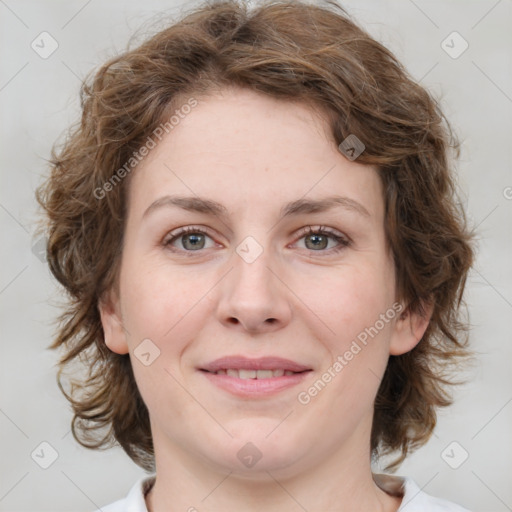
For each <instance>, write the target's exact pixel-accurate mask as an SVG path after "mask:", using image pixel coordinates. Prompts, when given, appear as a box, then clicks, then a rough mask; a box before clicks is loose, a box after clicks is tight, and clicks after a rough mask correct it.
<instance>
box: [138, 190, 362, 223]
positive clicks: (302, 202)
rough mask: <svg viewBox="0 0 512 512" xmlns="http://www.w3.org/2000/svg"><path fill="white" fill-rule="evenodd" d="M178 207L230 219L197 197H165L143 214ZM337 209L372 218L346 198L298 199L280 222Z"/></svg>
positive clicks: (283, 211) (282, 213) (218, 207)
mask: <svg viewBox="0 0 512 512" xmlns="http://www.w3.org/2000/svg"><path fill="white" fill-rule="evenodd" d="M172 206H177V207H179V208H182V209H184V210H187V211H190V212H197V213H206V214H209V215H213V216H214V217H218V218H221V219H226V218H227V217H228V210H227V208H226V207H225V206H224V205H222V204H221V203H218V202H216V201H212V200H211V199H206V198H202V197H197V196H195V197H194V196H169V195H167V196H163V197H160V198H158V199H156V200H155V201H153V202H152V203H151V204H150V205H149V207H148V208H147V209H146V211H145V212H144V214H143V217H146V216H147V215H149V214H150V213H152V212H154V211H156V210H159V209H160V208H163V207H172ZM335 207H342V208H344V209H345V210H348V211H352V212H355V213H358V214H360V215H362V216H364V217H368V218H370V217H371V215H370V212H369V211H368V210H367V209H366V208H365V207H364V206H363V205H362V204H361V203H359V202H357V201H355V200H354V199H351V198H349V197H345V196H329V197H325V198H323V199H303V198H301V199H297V200H295V201H291V202H289V203H287V204H286V205H284V206H283V207H282V208H281V210H280V213H279V221H280V220H282V219H284V218H285V217H290V216H293V215H300V214H305V213H321V212H325V211H327V210H331V209H333V208H335Z"/></svg>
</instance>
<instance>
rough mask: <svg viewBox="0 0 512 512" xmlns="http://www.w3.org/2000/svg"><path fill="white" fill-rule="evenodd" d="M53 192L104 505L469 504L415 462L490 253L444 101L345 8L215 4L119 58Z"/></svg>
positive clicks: (463, 352)
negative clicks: (465, 194)
mask: <svg viewBox="0 0 512 512" xmlns="http://www.w3.org/2000/svg"><path fill="white" fill-rule="evenodd" d="M82 105H83V116H82V122H81V124H80V126H78V127H77V128H76V129H75V130H74V131H73V132H72V133H71V135H70V138H69V139H68V141H67V142H66V143H65V144H64V146H63V147H62V148H61V149H60V150H59V152H55V153H54V154H53V161H52V173H51V176H50V177H49V179H48V181H47V182H46V183H45V184H44V185H43V186H42V187H41V188H40V190H39V193H38V199H39V201H40V203H41V204H42V205H43V207H44V208H45V210H46V212H47V215H48V224H49V244H48V261H49V264H50V268H51V270H52V272H53V274H54V275H55V277H56V278H57V279H58V280H59V281H60V282H61V283H62V284H63V285H64V287H65V288H66V289H67V291H68V292H69V293H70V295H71V297H72V301H70V305H69V308H68V310H67V311H66V312H65V313H64V316H63V324H62V328H61V330H60V331H59V334H58V337H57V339H56V340H55V342H54V344H53V347H54V348H57V347H61V346H63V347H64V348H65V351H66V353H65V356H64V357H63V359H62V360H61V373H62V371H63V370H64V369H65V368H67V366H68V365H69V364H71V363H74V362H75V360H76V359H79V360H81V361H82V363H83V364H85V365H86V367H87V369H88V372H87V375H86V376H85V378H83V379H78V378H75V379H71V380H72V382H73V387H72V391H71V392H70V393H67V392H65V394H66V396H67V397H68V399H69V400H70V401H71V403H72V405H73V408H74V419H73V433H74V435H75V438H76V439H77V440H78V441H79V442H80V443H82V444H83V445H85V446H88V447H92V448H99V447H101V446H104V445H107V444H109V443H110V442H112V441H116V442H118V443H120V445H121V446H122V447H123V448H124V450H125V451H126V453H127V454H128V455H129V456H130V457H131V458H132V459H133V460H134V461H135V462H136V463H137V464H139V465H140V466H141V467H143V468H144V469H146V470H147V471H148V472H150V473H152V474H151V475H150V476H148V478H146V479H144V480H142V481H140V482H137V483H136V484H135V485H134V487H133V488H132V490H131V491H130V493H129V495H128V496H127V497H126V498H125V499H123V500H120V501H118V502H116V503H114V504H112V505H110V506H107V507H102V510H103V511H105V512H114V511H121V510H123V511H124V510H134V511H135V510H137V511H149V512H159V511H164V510H166V511H168V510H188V511H194V510H199V511H207V510H228V511H229V510H245V511H252V510H266V511H274V510H275V511H279V512H283V511H290V512H291V511H295V510H308V511H311V512H312V511H325V510H332V511H335V510H336V511H338V510H339V511H342V510H343V511H355V510H361V511H370V510H372V511H388V512H389V511H397V510H401V511H402V510H403V511H407V512H413V511H420V510H421V511H426V510H428V511H435V510H453V511H462V510H465V509H463V508H461V507H459V506H458V505H455V504H451V503H448V502H446V501H443V500H440V499H436V498H433V497H431V496H428V495H427V494H425V493H424V492H422V491H421V490H420V489H419V488H418V487H417V486H416V484H415V483H414V482H413V481H412V480H410V479H407V478H399V477H395V476H391V475H378V474H373V473H372V465H371V462H372V457H373V459H374V460H375V459H377V458H378V457H380V456H382V455H394V456H395V459H394V460H393V461H392V462H391V463H390V464H389V466H388V468H389V469H391V470H392V469H394V468H396V467H397V466H398V465H399V464H400V462H401V461H402V460H403V459H404V458H405V457H406V455H407V454H408V453H409V452H410V451H411V450H412V449H414V448H416V447H418V446H420V445H422V444H424V443H425V442H426V441H427V440H428V438H429V436H430V435H431V434H432V432H433V429H434V427H435V423H436V413H435V410H436V408H437V407H442V406H446V405H448V404H449V403H450V398H449V395H448V393H447V390H446V386H447V385H448V384H449V382H448V381H447V380H446V373H445V372H444V370H445V369H446V366H445V365H447V364H450V365H453V364H455V363H458V362H459V361H462V360H463V358H464V357H465V356H467V353H468V352H467V349H466V341H467V340H466V338H467V337H466V336H465V330H466V325H465V324H464V323H463V322H462V321H461V320H460V318H459V308H460V304H461V300H462V296H463V291H464V285H465V280H466V276H467V273H468V271H469V269H470V267H471V264H472V261H473V250H472V247H471V234H470V233H469V232H468V230H467V228H466V225H465V220H464V213H463V212H462V211H460V210H459V209H458V208H457V207H456V201H455V191H454V184H453V183H454V182H453V176H452V171H451V167H450V161H449V149H450V147H454V148H456V149H457V143H456V141H454V139H453V137H452V135H451V132H450V128H449V124H448V123H447V122H446V120H445V119H444V116H443V115H442V113H441V112H440V110H439V107H438V105H437V103H436V102H435V100H434V99H433V98H432V97H431V96H430V95H429V93H428V92H427V91H425V90H424V89H423V88H422V87H420V86H419V85H418V84H417V83H415V82H414V81H413V80H412V79H411V78H410V77H409V76H408V74H407V73H406V71H405V70H404V69H403V67H402V66H401V65H400V64H399V63H398V62H397V61H396V59H395V57H394V56H393V55H392V54H391V53H390V52H389V51H388V50H387V49H385V48H384V47H383V46H382V45H380V44H379V43H378V42H376V41H375V40H373V39H372V38H371V37H370V36H369V35H368V34H367V33H366V32H364V31H363V30H362V29H360V28H359V27H357V25H356V24H354V22H353V21H351V20H350V19H349V18H348V17H347V15H346V14H345V12H344V11H343V10H342V9H341V8H340V7H339V6H337V5H336V4H334V3H330V4H326V6H325V7H318V6H313V5H309V4H305V3H302V2H296V1H294V2H269V3H267V4H265V5H262V6H260V7H257V8H254V9H253V10H249V9H248V8H247V7H246V6H244V5H240V4H238V3H236V2H231V1H228V2H222V3H217V4H215V5H205V6H203V7H201V8H198V9H196V10H195V11H193V12H191V13H190V14H189V15H188V16H186V17H185V18H184V19H182V20H181V21H179V22H177V23H176V24H174V25H173V26H170V27H169V28H167V29H165V30H163V31H162V32H160V33H158V34H157V35H155V36H154V37H152V38H151V39H149V40H148V41H147V42H145V43H144V44H142V45H141V46H140V47H138V48H135V49H133V50H131V51H128V52H126V53H124V54H122V55H120V56H119V57H116V58H114V59H112V60H111V61H109V62H107V63H106V64H105V65H104V66H103V67H102V68H101V69H100V70H99V71H98V72H97V74H96V75H95V76H94V78H93V80H92V81H91V82H90V83H87V84H85V85H84V87H83V90H82Z"/></svg>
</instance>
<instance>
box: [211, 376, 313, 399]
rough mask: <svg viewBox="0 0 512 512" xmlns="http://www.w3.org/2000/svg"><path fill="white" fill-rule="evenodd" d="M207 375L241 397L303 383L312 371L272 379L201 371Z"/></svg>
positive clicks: (212, 380)
mask: <svg viewBox="0 0 512 512" xmlns="http://www.w3.org/2000/svg"><path fill="white" fill-rule="evenodd" d="M201 373H203V374H204V375H205V377H206V378H207V379H208V380H209V381H210V382H211V383H212V384H215V385H216V386H218V387H219V388H221V389H223V390H225V391H228V392H230V393H232V394H233V395H237V396H241V397H266V396H270V395H274V394H276V393H279V392H280V391H284V390H285V389H289V388H291V387H293V386H296V385H297V384H299V383H301V382H302V381H303V380H304V379H305V377H306V375H308V374H309V373H310V371H307V372H301V373H294V374H293V375H283V376H282V377H271V378H270V379H240V378H238V377H231V376H229V375H218V374H216V373H211V372H207V371H204V370H203V371H201Z"/></svg>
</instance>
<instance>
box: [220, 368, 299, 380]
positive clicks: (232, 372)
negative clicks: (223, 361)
mask: <svg viewBox="0 0 512 512" xmlns="http://www.w3.org/2000/svg"><path fill="white" fill-rule="evenodd" d="M215 373H216V374H217V375H227V376H228V377H236V378H237V379H271V378H272V377H282V376H283V375H293V374H294V373H295V372H292V371H290V370H286V371H285V370H283V369H278V370H236V369H233V368H228V369H226V370H218V371H217V372H215Z"/></svg>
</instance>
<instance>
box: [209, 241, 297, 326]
mask: <svg viewBox="0 0 512 512" xmlns="http://www.w3.org/2000/svg"><path fill="white" fill-rule="evenodd" d="M240 254H242V253H240ZM231 263H232V264H233V267H234V268H232V270H231V271H230V272H228V274H227V275H226V277H225V278H224V279H223V280H222V281H221V283H220V297H219V300H218V305H217V311H216V314H217V317H218V319H219V321H220V322H221V323H223V324H224V325H226V326H227V327H230V328H233V327H236V328H239V329H240V330H241V331H247V332H249V333H251V334H255V333H260V332H261V333H264V332H273V331H276V330H279V329H282V328H283V327H284V326H286V325H288V323H289V322H290V319H291V304H290V300H289V299H290V291H289V289H288V288H287V286H286V284H285V279H284V276H282V275H280V271H279V268H278V265H277V264H276V261H275V258H272V257H271V255H270V254H268V251H266V250H264V251H263V252H262V253H261V254H260V255H259V256H258V257H257V258H256V259H255V260H254V261H252V262H251V260H247V259H244V258H243V257H242V256H240V255H239V254H238V253H236V252H235V253H234V254H233V258H232V261H231ZM281 274H282V272H281Z"/></svg>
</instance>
